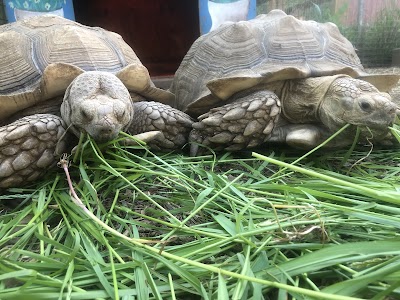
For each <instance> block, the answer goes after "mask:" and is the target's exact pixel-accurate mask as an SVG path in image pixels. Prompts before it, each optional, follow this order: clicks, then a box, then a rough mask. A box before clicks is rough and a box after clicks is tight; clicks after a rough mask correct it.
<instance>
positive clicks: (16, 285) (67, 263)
mask: <svg viewBox="0 0 400 300" xmlns="http://www.w3.org/2000/svg"><path fill="white" fill-rule="evenodd" d="M393 130H394V134H396V132H395V130H398V129H397V128H394V129H393ZM82 148H83V150H82V152H80V155H77V156H76V158H75V163H73V164H72V165H71V166H70V168H69V172H70V173H71V178H72V183H73V188H74V190H75V191H76V193H77V196H78V197H79V198H80V200H81V201H82V202H83V205H84V206H85V207H86V208H87V209H88V210H89V212H90V214H92V215H90V214H89V215H88V214H87V213H85V210H84V209H82V206H80V205H77V204H76V203H74V202H73V201H72V199H71V195H70V192H69V189H68V184H67V181H66V177H65V175H64V174H63V173H62V171H60V172H57V173H56V176H52V178H51V177H48V178H47V179H46V180H43V181H42V182H41V183H40V184H36V185H34V186H32V187H31V188H25V189H10V190H8V191H7V192H6V193H3V195H2V196H0V197H1V198H0V199H2V200H3V203H4V202H5V201H9V202H15V201H16V199H20V200H22V204H21V205H19V206H18V207H17V208H15V209H8V208H6V207H4V209H3V211H2V212H1V214H0V225H1V227H0V249H1V250H0V255H1V257H0V259H1V260H0V282H1V283H0V299H26V297H29V299H254V300H256V299H287V298H288V297H292V298H293V299H294V298H295V299H312V298H314V299H360V298H361V299H396V298H399V297H400V287H399V286H400V255H399V254H400V239H399V233H398V232H399V227H400V207H399V205H398V204H399V201H400V200H399V199H400V179H399V172H400V165H399V163H400V162H399V160H400V150H399V149H395V148H394V149H393V150H379V149H376V150H374V151H372V152H371V153H369V149H366V150H365V151H363V150H358V151H356V150H354V149H350V150H348V151H345V150H344V151H335V152H332V151H329V152H325V151H322V150H319V151H312V152H310V153H307V155H304V156H302V157H301V158H300V159H299V155H298V153H295V152H293V153H290V152H288V151H281V150H279V149H275V150H276V151H275V152H273V151H272V150H271V151H267V150H264V151H263V153H261V151H260V152H257V153H256V152H255V153H253V154H251V153H239V154H221V155H218V156H215V155H207V156H201V157H195V158H192V157H187V156H184V155H180V154H176V153H170V154H161V155H155V154H153V153H152V152H150V151H147V150H144V149H143V148H142V147H121V146H119V145H118V144H117V143H116V144H114V143H111V144H110V145H109V147H108V148H105V149H100V148H99V147H98V146H97V145H95V144H94V143H93V142H91V141H90V140H88V141H86V142H85V143H84V144H82ZM130 148H131V149H130ZM53 175H54V173H53Z"/></svg>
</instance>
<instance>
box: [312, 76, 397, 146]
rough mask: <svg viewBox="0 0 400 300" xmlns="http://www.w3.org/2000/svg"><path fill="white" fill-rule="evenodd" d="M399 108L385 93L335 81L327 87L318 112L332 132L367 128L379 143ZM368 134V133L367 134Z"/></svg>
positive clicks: (363, 84)
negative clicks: (351, 126)
mask: <svg viewBox="0 0 400 300" xmlns="http://www.w3.org/2000/svg"><path fill="white" fill-rule="evenodd" d="M396 112H398V107H397V106H396V104H394V103H393V102H392V100H391V97H390V96H389V94H387V93H381V92H379V91H378V89H377V88H375V87H374V86H373V85H372V84H370V83H368V82H365V81H362V80H358V79H353V78H347V77H343V78H338V79H336V80H335V81H334V82H333V83H332V84H331V86H330V88H329V90H328V92H327V94H326V96H325V99H324V100H323V101H322V103H321V105H320V108H319V115H320V119H321V121H322V123H323V124H325V125H326V126H327V127H328V128H329V129H330V130H331V131H332V132H335V131H336V130H338V129H339V128H340V127H342V126H344V125H345V124H352V125H355V126H360V127H361V128H362V130H367V129H366V128H368V129H369V130H370V131H371V133H372V134H373V138H374V139H376V140H379V139H381V138H383V137H385V135H386V134H387V132H388V126H390V125H391V124H392V123H393V121H394V118H395V116H396ZM369 130H367V131H369Z"/></svg>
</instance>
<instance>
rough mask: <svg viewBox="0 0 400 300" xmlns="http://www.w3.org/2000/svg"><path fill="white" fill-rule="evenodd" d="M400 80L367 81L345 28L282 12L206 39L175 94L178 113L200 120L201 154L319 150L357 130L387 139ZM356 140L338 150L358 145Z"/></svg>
mask: <svg viewBox="0 0 400 300" xmlns="http://www.w3.org/2000/svg"><path fill="white" fill-rule="evenodd" d="M355 78H357V79H355ZM398 80H399V76H397V75H368V74H366V73H365V72H364V69H363V66H362V65H361V63H360V60H359V58H358V56H357V54H356V52H355V50H354V48H353V46H352V45H351V43H350V42H349V41H348V40H347V39H346V38H345V37H343V36H342V35H341V34H340V32H339V30H338V28H337V26H336V25H335V24H333V23H325V24H321V23H317V22H315V21H303V20H298V19H296V18H295V17H293V16H290V15H286V14H285V13H284V12H283V11H280V10H273V11H271V12H270V13H268V14H267V15H260V16H258V17H257V18H256V19H254V20H250V21H242V22H237V23H227V24H224V25H221V26H220V27H219V28H217V29H216V30H214V31H212V32H210V33H208V34H206V35H204V36H201V37H200V38H199V39H197V40H196V41H195V42H194V44H193V45H192V47H191V48H190V50H189V51H188V53H187V54H186V56H185V57H184V59H183V61H182V63H181V65H180V67H179V68H178V70H177V72H176V74H175V78H174V81H173V83H172V85H171V88H170V91H171V92H172V93H174V94H175V97H176V103H175V107H177V108H178V109H180V110H182V111H185V112H187V113H188V114H190V115H192V116H196V117H198V122H197V123H194V124H193V127H194V130H193V131H192V133H191V135H190V142H191V143H192V149H191V151H192V154H195V153H196V152H197V150H198V144H203V145H205V146H208V147H210V148H211V149H215V150H218V149H220V150H221V149H225V150H231V151H233V150H240V149H243V148H246V147H254V146H257V145H260V144H261V143H263V142H266V141H271V142H272V141H273V142H283V143H287V144H288V145H291V146H295V147H300V148H310V147H314V146H316V145H318V144H319V143H320V142H322V141H323V140H324V139H325V138H327V137H328V136H330V135H331V134H332V133H334V132H336V131H337V130H338V129H339V128H341V127H342V126H344V125H345V124H347V123H349V124H352V125H356V126H361V127H362V128H364V129H362V130H361V132H362V133H363V136H364V137H368V138H372V137H373V138H374V139H377V140H378V139H380V138H384V137H385V136H386V135H387V133H388V125H390V124H391V123H392V122H393V120H394V118H395V115H396V113H398V107H397V106H396V105H395V104H394V103H392V101H391V98H390V96H389V95H388V94H387V93H385V92H386V91H388V90H389V89H390V88H391V87H392V86H393V85H394V84H396V83H397V81H398ZM378 89H379V90H380V91H381V92H380V91H378ZM354 132H355V130H354V128H353V130H348V132H347V134H342V135H341V137H340V138H338V139H335V140H334V141H333V142H332V143H331V144H330V145H331V146H332V147H335V146H343V145H347V144H349V143H352V142H353V139H354Z"/></svg>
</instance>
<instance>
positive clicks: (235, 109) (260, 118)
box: [189, 90, 281, 155]
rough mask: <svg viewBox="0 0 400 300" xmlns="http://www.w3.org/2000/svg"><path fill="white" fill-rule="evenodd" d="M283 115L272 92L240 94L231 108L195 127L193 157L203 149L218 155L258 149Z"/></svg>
mask: <svg viewBox="0 0 400 300" xmlns="http://www.w3.org/2000/svg"><path fill="white" fill-rule="evenodd" d="M280 112H281V105H280V101H279V99H278V97H277V96H276V95H275V94H274V93H272V92H270V91H266V90H259V91H255V92H250V93H249V92H248V91H246V92H242V93H238V94H236V95H234V96H233V97H232V98H231V100H230V103H229V104H226V105H224V106H220V107H217V108H213V109H211V110H210V111H209V112H208V113H206V114H203V115H201V116H200V117H199V121H198V122H196V123H194V124H193V128H194V129H193V131H192V132H191V133H190V136H189V141H190V143H191V150H190V154H191V155H196V154H198V151H201V150H200V148H199V145H203V146H206V147H209V148H211V149H213V150H216V151H220V150H225V151H238V150H242V149H245V148H252V147H256V146H258V145H260V144H262V143H263V142H265V141H266V140H267V139H268V137H269V136H270V134H271V132H272V130H273V128H274V127H275V124H276V122H277V121H278V117H279V114H280Z"/></svg>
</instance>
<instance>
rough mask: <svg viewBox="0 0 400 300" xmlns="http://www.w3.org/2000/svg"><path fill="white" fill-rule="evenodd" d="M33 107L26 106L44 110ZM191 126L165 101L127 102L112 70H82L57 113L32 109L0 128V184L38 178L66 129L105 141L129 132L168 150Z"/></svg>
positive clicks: (58, 150) (61, 146) (62, 146)
mask: <svg viewBox="0 0 400 300" xmlns="http://www.w3.org/2000/svg"><path fill="white" fill-rule="evenodd" d="M37 108H38V110H35V109H33V110H32V111H36V112H38V111H40V108H42V109H43V112H47V111H49V110H50V109H49V107H48V106H41V105H39V106H38V107H37ZM135 110H136V113H135ZM191 125H192V120H191V118H190V117H189V116H188V115H186V114H185V113H183V112H181V111H178V110H176V109H173V108H171V107H169V106H167V105H163V104H160V103H155V102H139V103H132V100H131V96H130V94H129V92H128V90H127V88H126V87H125V86H124V84H123V83H122V82H121V81H120V80H119V79H118V78H117V77H116V76H114V75H113V74H111V73H107V72H86V73H83V74H81V75H79V76H78V77H76V78H75V80H74V81H73V82H72V83H71V85H70V86H69V87H68V88H67V90H66V92H65V95H64V100H63V103H62V105H61V117H59V116H56V115H52V114H33V115H30V116H27V117H24V118H21V119H18V120H17V121H15V122H13V123H11V124H8V125H4V126H2V127H0V188H8V187H16V186H22V185H23V184H25V183H27V182H30V181H34V180H37V179H38V178H40V176H41V175H42V174H43V173H44V172H45V171H47V170H48V169H49V168H50V167H52V166H53V165H55V163H56V162H57V160H58V158H59V156H60V155H61V154H62V153H63V152H65V151H67V150H68V149H67V142H66V139H68V138H69V136H70V134H69V132H73V133H74V134H75V135H76V136H79V135H80V134H81V132H86V133H88V134H89V135H90V136H91V137H92V138H93V139H94V140H96V141H97V142H107V141H109V140H112V139H114V138H115V137H116V136H117V135H118V133H119V132H120V131H122V130H124V131H130V132H131V133H133V134H138V137H140V138H141V139H142V140H143V139H144V141H145V142H150V145H151V146H153V147H154V148H155V149H161V150H171V149H176V148H180V147H182V146H183V145H184V144H185V143H186V141H187V135H188V133H189V131H190V130H191ZM67 128H68V129H67ZM154 130H159V131H161V133H160V134H154ZM66 131H68V132H66ZM147 133H148V134H147ZM73 146H74V145H73V144H72V145H71V144H70V145H68V148H72V147H73Z"/></svg>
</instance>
